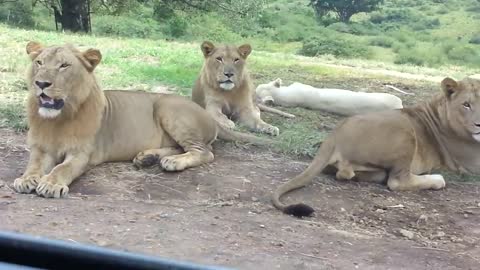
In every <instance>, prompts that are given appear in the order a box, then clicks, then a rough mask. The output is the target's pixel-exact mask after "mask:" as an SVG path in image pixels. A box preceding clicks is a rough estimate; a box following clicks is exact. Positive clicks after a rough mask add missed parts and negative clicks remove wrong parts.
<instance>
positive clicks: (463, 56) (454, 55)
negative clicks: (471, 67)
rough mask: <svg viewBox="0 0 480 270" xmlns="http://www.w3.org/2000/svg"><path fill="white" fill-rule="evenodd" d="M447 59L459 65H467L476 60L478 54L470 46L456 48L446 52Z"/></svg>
mask: <svg viewBox="0 0 480 270" xmlns="http://www.w3.org/2000/svg"><path fill="white" fill-rule="evenodd" d="M447 56H448V59H450V60H453V61H455V62H459V63H469V62H471V61H472V59H477V58H478V56H479V54H478V53H477V51H476V50H475V49H473V48H471V47H470V46H456V47H453V48H451V49H450V50H449V51H448V52H447Z"/></svg>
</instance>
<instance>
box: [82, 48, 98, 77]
mask: <svg viewBox="0 0 480 270" xmlns="http://www.w3.org/2000/svg"><path fill="white" fill-rule="evenodd" d="M82 56H83V58H85V60H87V65H85V66H86V68H87V69H88V71H90V72H92V71H93V70H94V69H95V67H97V65H98V64H99V63H100V61H101V60H102V54H101V53H100V51H99V50H97V49H88V50H86V51H85V52H83V54H82Z"/></svg>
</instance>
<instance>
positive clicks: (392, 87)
mask: <svg viewBox="0 0 480 270" xmlns="http://www.w3.org/2000/svg"><path fill="white" fill-rule="evenodd" d="M385 87H387V88H390V89H393V90H395V91H397V92H400V93H402V94H405V95H410V96H414V95H415V94H414V93H409V92H405V91H403V90H400V89H398V88H397V87H395V86H393V85H389V84H386V85H385Z"/></svg>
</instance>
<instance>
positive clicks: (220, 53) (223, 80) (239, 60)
mask: <svg viewBox="0 0 480 270" xmlns="http://www.w3.org/2000/svg"><path fill="white" fill-rule="evenodd" d="M201 49H202V52H203V55H204V56H205V64H206V65H207V68H208V70H209V73H210V74H209V75H210V76H211V78H209V80H210V81H211V82H212V83H215V84H218V87H220V88H221V89H223V90H226V91H230V90H232V89H234V88H235V87H236V86H239V84H240V82H241V80H242V79H243V73H244V72H243V71H244V68H245V64H246V59H247V57H248V55H249V54H250V53H251V52H252V47H251V46H250V45H249V44H244V45H242V46H240V47H236V46H221V47H215V46H214V45H213V43H211V42H209V41H205V42H203V43H202V45H201Z"/></svg>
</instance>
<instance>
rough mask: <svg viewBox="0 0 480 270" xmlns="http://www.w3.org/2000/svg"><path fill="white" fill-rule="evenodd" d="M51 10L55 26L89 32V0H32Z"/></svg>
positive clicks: (73, 30)
mask: <svg viewBox="0 0 480 270" xmlns="http://www.w3.org/2000/svg"><path fill="white" fill-rule="evenodd" d="M37 3H40V4H43V5H44V6H45V7H47V8H48V9H50V10H52V11H53V15H54V18H55V26H56V28H57V30H58V24H60V25H61V26H62V29H63V30H68V31H72V32H86V33H88V32H90V31H91V25H90V0H33V6H35V5H36V4H37Z"/></svg>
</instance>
